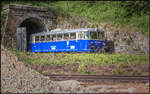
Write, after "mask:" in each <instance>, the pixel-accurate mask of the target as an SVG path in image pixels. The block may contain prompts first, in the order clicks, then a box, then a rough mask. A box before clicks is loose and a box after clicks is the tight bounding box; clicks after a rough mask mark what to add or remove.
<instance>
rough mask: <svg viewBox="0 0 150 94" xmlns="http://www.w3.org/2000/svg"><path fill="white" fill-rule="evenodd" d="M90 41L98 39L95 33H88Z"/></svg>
mask: <svg viewBox="0 0 150 94" xmlns="http://www.w3.org/2000/svg"><path fill="white" fill-rule="evenodd" d="M90 36H91V39H98V38H97V32H90Z"/></svg>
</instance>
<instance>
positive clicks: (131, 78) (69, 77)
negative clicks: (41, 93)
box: [46, 74, 149, 82]
mask: <svg viewBox="0 0 150 94" xmlns="http://www.w3.org/2000/svg"><path fill="white" fill-rule="evenodd" d="M46 76H48V77H50V78H51V79H52V80H57V81H58V80H59V81H60V80H78V81H126V82H149V76H114V75H59V74H51V75H46Z"/></svg>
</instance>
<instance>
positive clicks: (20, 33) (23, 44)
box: [16, 27, 27, 51]
mask: <svg viewBox="0 0 150 94" xmlns="http://www.w3.org/2000/svg"><path fill="white" fill-rule="evenodd" d="M16 37H17V41H16V48H17V50H20V51H27V33H26V28H25V27H19V28H17V34H16Z"/></svg>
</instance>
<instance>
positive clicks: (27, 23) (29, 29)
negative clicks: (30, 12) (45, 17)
mask: <svg viewBox="0 0 150 94" xmlns="http://www.w3.org/2000/svg"><path fill="white" fill-rule="evenodd" d="M22 27H24V28H26V38H25V39H26V45H25V46H26V50H27V51H30V45H29V43H30V36H31V34H33V33H39V32H46V31H47V29H46V26H45V24H44V23H43V22H42V20H41V19H40V18H37V17H27V18H24V19H23V20H22V21H21V22H20V23H19V24H18V26H17V28H22Z"/></svg>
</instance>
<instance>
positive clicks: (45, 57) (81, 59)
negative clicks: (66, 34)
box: [7, 48, 149, 71]
mask: <svg viewBox="0 0 150 94" xmlns="http://www.w3.org/2000/svg"><path fill="white" fill-rule="evenodd" d="M7 49H8V50H10V51H11V52H12V53H14V54H15V55H16V56H17V57H18V58H19V59H20V60H22V61H24V62H25V63H27V64H46V65H59V66H67V65H69V64H75V63H78V64H81V65H80V67H81V68H79V71H84V68H85V67H86V65H93V64H94V65H110V64H117V65H118V66H119V65H124V64H125V65H124V66H126V65H128V66H132V65H136V64H146V63H148V62H149V55H140V54H139V55H138V54H98V53H95V54H89V53H80V54H71V53H56V54H55V53H31V52H20V51H17V50H13V49H10V48H7ZM82 67H83V68H82ZM82 69H83V70H82Z"/></svg>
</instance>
